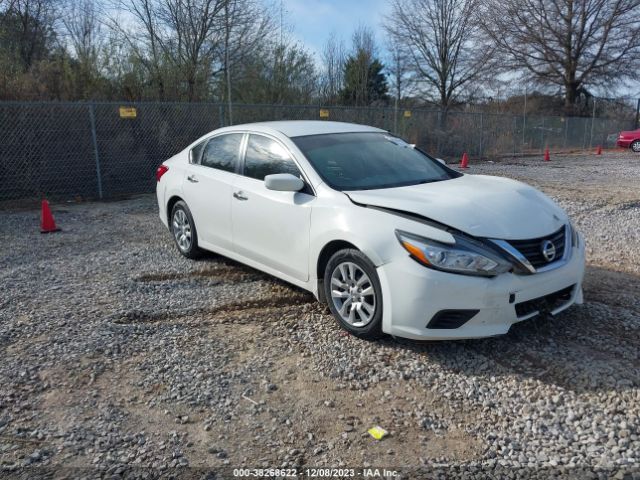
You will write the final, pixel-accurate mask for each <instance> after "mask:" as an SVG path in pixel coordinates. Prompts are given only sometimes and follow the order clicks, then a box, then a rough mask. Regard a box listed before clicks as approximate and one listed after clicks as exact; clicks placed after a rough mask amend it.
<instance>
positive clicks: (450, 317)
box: [427, 310, 480, 330]
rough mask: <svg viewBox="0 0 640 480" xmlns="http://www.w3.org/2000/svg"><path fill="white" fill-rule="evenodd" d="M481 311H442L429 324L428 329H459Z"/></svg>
mask: <svg viewBox="0 0 640 480" xmlns="http://www.w3.org/2000/svg"><path fill="white" fill-rule="evenodd" d="M479 311H480V310H440V311H439V312H438V313H436V314H435V315H434V316H433V318H432V319H431V320H430V321H429V323H428V324H427V328H445V329H447V330H452V329H454V328H459V327H461V326H462V325H464V324H465V323H467V322H468V321H469V320H471V319H472V318H473V317H475V315H476V313H478V312H479Z"/></svg>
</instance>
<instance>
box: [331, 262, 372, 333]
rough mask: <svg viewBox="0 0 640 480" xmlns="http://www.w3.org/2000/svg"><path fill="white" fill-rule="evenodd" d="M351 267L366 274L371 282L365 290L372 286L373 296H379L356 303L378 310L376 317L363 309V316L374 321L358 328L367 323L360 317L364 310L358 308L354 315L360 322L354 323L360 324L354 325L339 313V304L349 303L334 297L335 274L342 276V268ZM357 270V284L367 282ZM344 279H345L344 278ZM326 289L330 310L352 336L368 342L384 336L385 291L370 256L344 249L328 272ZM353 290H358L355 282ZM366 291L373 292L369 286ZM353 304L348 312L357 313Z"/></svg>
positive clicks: (369, 297)
mask: <svg viewBox="0 0 640 480" xmlns="http://www.w3.org/2000/svg"><path fill="white" fill-rule="evenodd" d="M349 264H355V265H356V266H357V267H358V268H359V269H360V270H361V272H364V273H365V274H366V276H367V277H368V279H366V280H367V281H365V282H364V283H363V287H367V285H369V286H370V287H371V288H372V290H373V295H375V297H373V298H372V297H371V296H368V295H365V296H364V297H360V298H361V299H362V300H363V301H361V302H356V303H361V304H363V303H365V304H366V305H367V306H368V307H367V308H369V307H370V306H371V305H373V307H374V308H373V313H372V314H371V313H370V312H367V311H365V310H363V312H364V313H363V314H364V315H369V316H370V320H369V321H368V323H366V324H363V325H361V326H358V325H357V324H358V323H364V321H363V320H362V318H361V317H360V315H361V314H360V313H359V312H358V310H360V309H355V312H354V314H353V315H354V320H356V321H354V322H353V323H355V324H356V325H354V324H351V323H349V322H348V321H347V320H345V319H344V318H343V316H342V315H341V313H340V312H339V311H338V306H337V305H336V303H340V302H342V304H343V305H344V303H346V301H342V300H340V299H334V298H333V296H332V290H333V287H332V276H333V275H334V272H335V273H336V275H340V266H341V265H343V267H344V268H347V269H348V265H349ZM354 270H355V271H356V272H355V275H354V277H355V279H356V281H357V280H358V278H359V279H363V275H360V276H359V277H358V273H357V269H355V268H354ZM341 278H342V279H344V277H341ZM344 285H345V286H346V285H347V283H344ZM323 286H324V293H325V296H326V299H327V303H328V304H329V309H330V310H331V313H332V314H333V316H334V317H335V318H336V320H337V321H338V324H340V326H341V327H342V328H344V329H345V330H347V331H348V332H350V333H352V334H353V335H356V336H357V337H360V338H364V339H367V340H375V339H378V338H381V337H383V336H384V333H383V332H382V288H381V287H380V279H379V278H378V273H377V272H376V267H375V266H374V265H373V263H372V262H371V260H369V259H368V258H367V257H366V255H364V254H363V253H362V252H360V251H359V250H355V249H344V250H340V251H338V252H336V253H334V254H333V256H332V257H331V258H330V259H329V262H328V263H327V266H326V267H325V269H324V285H323ZM340 288H341V287H339V289H340ZM350 288H356V290H357V288H358V287H357V286H356V285H355V282H354V285H353V287H350ZM365 290H369V289H368V287H367V288H364V290H363V292H364V291H365ZM345 294H346V292H345ZM354 294H355V295H358V294H357V293H354ZM349 295H350V294H349ZM372 300H373V303H372ZM352 304H353V302H351V303H349V306H348V307H347V310H349V312H350V311H351V310H354V308H355V307H351V305H352ZM360 307H361V308H364V307H363V306H362V305H360ZM345 312H346V310H345Z"/></svg>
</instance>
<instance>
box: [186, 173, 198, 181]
mask: <svg viewBox="0 0 640 480" xmlns="http://www.w3.org/2000/svg"><path fill="white" fill-rule="evenodd" d="M187 180H189V181H190V182H191V183H198V179H197V178H196V176H195V175H189V176H188V177H187Z"/></svg>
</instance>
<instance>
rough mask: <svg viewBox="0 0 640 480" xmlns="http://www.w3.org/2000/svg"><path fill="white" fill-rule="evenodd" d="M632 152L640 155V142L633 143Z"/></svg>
mask: <svg viewBox="0 0 640 480" xmlns="http://www.w3.org/2000/svg"><path fill="white" fill-rule="evenodd" d="M631 150H633V151H634V152H636V153H640V140H634V141H633V142H631Z"/></svg>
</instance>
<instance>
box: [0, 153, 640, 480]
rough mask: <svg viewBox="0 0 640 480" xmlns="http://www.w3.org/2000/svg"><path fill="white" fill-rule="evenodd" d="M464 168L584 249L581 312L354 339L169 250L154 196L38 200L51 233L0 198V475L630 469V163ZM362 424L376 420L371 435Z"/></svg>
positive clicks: (313, 313)
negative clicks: (432, 335)
mask: <svg viewBox="0 0 640 480" xmlns="http://www.w3.org/2000/svg"><path fill="white" fill-rule="evenodd" d="M469 172H470V173H483V174H495V175H504V176H509V177H513V178H517V179H520V180H523V181H526V182H528V183H531V184H533V185H535V186H537V187H539V188H541V189H542V190H543V191H545V192H546V193H548V194H549V195H551V196H552V197H553V198H555V199H556V200H557V201H559V202H560V204H561V205H562V206H563V207H564V208H566V209H567V211H568V212H569V213H570V215H571V216H572V217H573V218H574V221H575V224H576V226H577V227H578V228H579V229H580V230H581V231H582V232H583V233H584V235H585V236H586V239H587V244H588V263H589V267H588V271H587V276H586V284H585V304H584V305H582V306H576V307H574V308H572V309H570V310H568V311H567V312H565V313H564V314H562V315H561V316H559V317H557V318H551V319H547V318H545V319H539V320H532V321H527V322H523V323H521V324H518V325H516V326H514V327H513V328H512V330H511V331H510V333H509V334H508V335H506V336H503V337H497V338H492V339H486V340H474V341H459V342H433V343H417V342H407V341H396V340H393V339H385V340H382V341H378V342H366V341H363V340H359V339H357V338H354V337H352V336H349V335H346V334H345V333H344V332H343V331H341V330H340V329H339V328H338V327H337V325H336V323H335V321H334V320H333V319H332V317H331V316H330V315H329V313H328V310H327V309H326V308H324V307H323V306H321V305H319V304H318V303H317V302H316V301H315V300H314V298H313V297H312V296H311V295H309V294H307V293H305V292H303V291H301V290H298V289H296V288H293V287H290V286H288V285H286V284H284V283H282V282H279V281H277V280H275V279H273V278H270V277H268V276H267V275H264V274H262V273H260V272H257V271H255V270H252V269H249V268H247V267H243V266H241V265H239V264H237V263H235V262H232V261H230V260H225V259H223V258H221V257H219V256H215V255H210V256H207V257H205V258H204V259H202V260H200V261H197V262H192V261H188V260H186V259H183V258H182V257H181V256H180V255H178V252H177V251H176V249H175V247H174V245H173V244H172V242H171V239H170V236H169V234H168V232H166V230H165V229H164V227H163V226H162V225H161V223H160V221H159V219H158V218H157V211H156V205H155V197H153V196H144V197H140V198H136V199H130V200H126V201H119V202H113V203H92V204H78V205H75V204H74V205H56V206H54V214H55V216H56V221H57V222H58V224H59V225H60V226H61V227H62V228H63V231H62V232H60V233H57V234H53V235H41V234H40V233H38V229H37V226H38V214H39V212H37V211H21V212H11V211H4V212H0V244H1V245H2V246H3V249H2V251H1V252H0V285H1V287H2V295H1V296H0V351H1V357H0V358H2V362H1V363H0V476H3V475H6V476H9V475H14V476H17V475H21V474H25V472H26V474H25V475H27V476H34V475H36V474H37V473H38V472H39V473H42V472H47V471H48V472H52V471H58V472H60V471H67V472H73V473H71V474H70V475H71V476H74V477H75V476H82V475H86V476H88V477H93V476H95V475H96V474H99V475H108V476H111V475H118V474H124V473H126V472H130V470H128V469H129V468H132V467H140V470H138V472H146V473H145V474H149V472H152V474H153V475H156V474H163V475H166V474H169V473H172V472H173V473H175V472H176V471H177V472H183V473H187V472H194V471H198V470H196V469H198V468H202V469H212V470H217V471H219V472H220V471H224V469H225V468H230V467H240V466H247V467H302V466H310V467H320V466H332V467H338V466H345V467H368V466H375V467H384V466H386V467H395V468H399V467H409V466H411V467H424V468H428V469H431V471H432V472H433V471H435V470H437V469H440V472H441V473H442V472H446V475H447V476H451V475H454V476H455V475H456V474H459V475H463V474H466V475H469V474H471V473H473V472H476V473H478V475H479V476H480V475H482V474H481V473H480V472H481V471H482V472H486V471H487V469H492V470H493V471H494V472H502V473H498V474H496V475H498V476H502V475H504V476H509V477H512V478H514V477H516V476H522V477H524V476H536V475H537V476H539V477H540V478H546V477H548V476H550V475H551V474H552V473H553V474H554V475H555V474H562V475H565V476H575V477H577V478H596V477H597V476H599V477H600V478H604V477H606V476H608V475H611V476H616V478H623V477H624V475H625V472H626V475H627V477H624V478H640V418H639V416H640V388H639V387H640V348H639V346H640V301H639V298H640V278H639V277H638V275H639V274H640V267H639V265H640V234H639V232H640V193H639V191H638V186H639V185H640V157H639V156H637V155H635V156H634V155H630V154H628V153H621V152H620V153H607V154H605V155H603V156H601V157H596V156H594V155H589V156H573V157H562V158H557V157H553V158H552V162H550V163H548V164H547V163H543V162H541V159H539V158H531V159H519V160H508V161H504V162H501V163H483V164H482V165H472V166H471V169H470V170H469ZM374 425H380V426H382V427H383V428H385V429H387V430H388V431H389V432H390V434H389V435H388V436H387V437H386V438H384V439H383V440H382V441H376V440H374V439H373V438H371V437H370V436H368V435H367V433H366V430H367V429H368V428H370V427H371V426H374ZM187 466H189V467H194V468H192V469H186V468H183V469H182V470H176V469H178V468H179V467H187ZM452 466H454V467H455V468H451V467H452ZM149 468H151V470H145V469H149ZM56 469H58V470H56ZM65 469H67V470H65ZM481 469H482V470H481ZM501 469H502V470H501ZM549 469H551V470H549ZM590 471H591V472H595V473H589V472H590ZM443 474H444V473H443ZM406 475H408V476H410V477H411V478H416V476H417V474H406Z"/></svg>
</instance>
